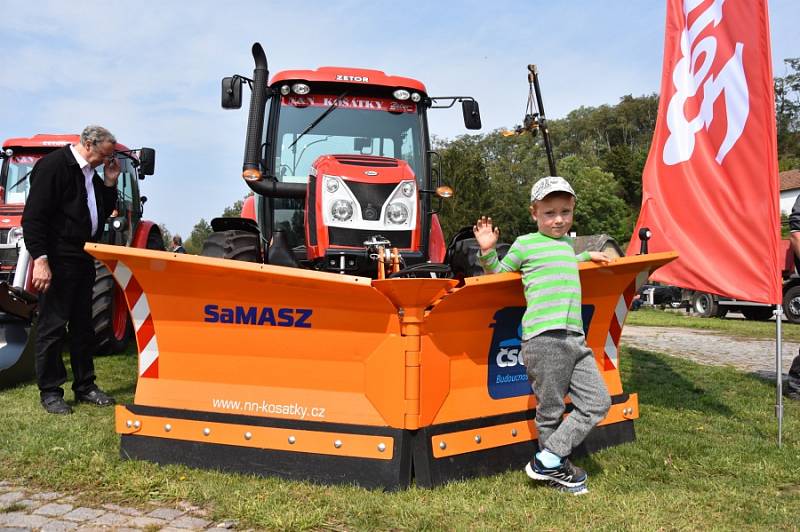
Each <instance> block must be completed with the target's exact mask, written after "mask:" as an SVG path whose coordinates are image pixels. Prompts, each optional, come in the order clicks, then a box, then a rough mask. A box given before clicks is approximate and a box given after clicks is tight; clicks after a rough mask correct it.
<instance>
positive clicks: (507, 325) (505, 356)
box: [487, 305, 594, 399]
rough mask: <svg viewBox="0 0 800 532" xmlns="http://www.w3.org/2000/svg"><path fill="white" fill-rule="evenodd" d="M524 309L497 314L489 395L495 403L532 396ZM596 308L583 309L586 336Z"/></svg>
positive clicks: (491, 356) (507, 308) (492, 346)
mask: <svg viewBox="0 0 800 532" xmlns="http://www.w3.org/2000/svg"><path fill="white" fill-rule="evenodd" d="M523 314H525V307H505V308H501V309H500V310H498V311H497V312H495V314H494V322H493V323H492V324H491V325H489V327H491V328H492V329H494V334H492V343H491V345H490V346H489V359H488V364H487V366H488V372H487V373H488V382H487V385H488V391H489V397H491V398H492V399H506V398H508V397H518V396H520V395H529V394H531V393H533V387H532V383H531V382H530V380H529V379H528V374H527V372H526V371H525V362H524V361H523V360H522V316H523ZM593 315H594V305H583V306H582V307H581V318H582V319H583V332H584V334H586V332H587V331H588V330H589V324H590V323H591V321H592V316H593Z"/></svg>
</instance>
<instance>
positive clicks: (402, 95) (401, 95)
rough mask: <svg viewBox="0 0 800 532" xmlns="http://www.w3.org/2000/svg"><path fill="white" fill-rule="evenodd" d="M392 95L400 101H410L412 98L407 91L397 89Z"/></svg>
mask: <svg viewBox="0 0 800 532" xmlns="http://www.w3.org/2000/svg"><path fill="white" fill-rule="evenodd" d="M392 95H393V96H394V97H395V98H397V99H398V100H408V99H409V98H410V97H411V93H409V92H408V91H407V90H405V89H397V90H396V91H394V92H393V93H392Z"/></svg>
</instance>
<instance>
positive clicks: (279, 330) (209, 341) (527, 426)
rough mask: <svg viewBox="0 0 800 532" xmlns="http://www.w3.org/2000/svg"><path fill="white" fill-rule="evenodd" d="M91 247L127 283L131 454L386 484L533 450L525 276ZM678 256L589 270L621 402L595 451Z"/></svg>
mask: <svg viewBox="0 0 800 532" xmlns="http://www.w3.org/2000/svg"><path fill="white" fill-rule="evenodd" d="M86 249H87V251H89V252H90V253H91V254H92V255H94V256H95V257H96V258H97V259H99V260H101V261H103V262H105V263H106V265H107V266H108V267H109V269H110V270H111V271H112V272H113V274H114V276H115V278H116V279H117V281H118V283H119V284H120V286H122V287H124V292H125V296H126V299H127V303H128V306H129V308H130V310H131V314H132V317H133V321H134V327H135V330H136V339H137V344H138V347H139V371H138V373H139V375H138V382H137V387H136V393H135V398H134V402H133V404H131V405H125V406H118V407H117V411H116V429H117V432H119V433H120V434H121V437H122V442H121V454H122V456H123V457H127V458H138V459H146V460H152V461H155V462H159V463H184V464H188V465H193V466H197V467H216V468H223V469H230V470H234V471H241V472H245V473H257V474H262V475H278V476H284V477H288V478H298V479H311V480H315V481H320V482H325V483H357V484H360V485H363V486H367V487H381V488H388V489H394V488H404V487H407V486H408V485H409V484H410V483H411V480H412V463H413V470H414V474H415V475H416V481H417V483H418V484H419V485H422V486H431V485H436V484H439V483H441V482H444V481H446V480H448V479H451V478H459V477H466V476H473V475H476V474H484V473H490V472H495V471H500V470H503V469H507V468H508V467H512V466H513V467H515V466H517V465H518V462H519V460H521V458H522V457H523V456H528V455H529V453H530V452H531V451H532V449H533V448H534V446H535V439H536V431H535V427H534V426H533V423H532V421H531V420H532V418H533V415H534V412H535V398H534V396H533V395H532V394H531V393H530V387H529V386H527V385H526V383H525V382H523V379H522V377H519V373H518V372H519V370H522V374H523V375H524V368H521V367H517V368H516V370H515V369H514V367H513V365H511V364H510V361H511V360H512V359H514V360H516V357H515V355H514V349H518V345H519V337H518V336H517V335H516V327H517V325H518V322H519V316H520V315H521V312H520V310H521V308H522V307H523V306H524V301H523V300H522V296H521V293H522V291H521V286H520V281H519V275H516V274H503V275H496V276H485V277H477V278H471V279H467V281H466V283H465V284H464V285H463V286H460V287H459V286H457V282H456V281H453V280H449V279H385V280H380V281H376V280H371V279H368V278H365V277H354V276H345V275H338V274H329V273H321V272H314V271H307V270H300V269H294V268H285V267H281V266H271V265H263V264H253V263H245V262H238V261H231V260H223V259H214V258H208V257H196V256H192V255H179V254H173V253H167V252H159V251H151V250H140V249H129V248H120V247H116V246H105V245H100V244H92V245H87V247H86ZM674 256H675V255H674V254H669V253H662V254H657V255H656V254H654V255H650V256H647V257H632V258H624V259H621V260H619V261H618V262H616V263H614V264H612V265H611V266H608V267H602V268H601V267H597V266H593V265H583V266H582V267H581V268H582V269H581V275H582V279H583V283H584V284H583V286H584V311H585V312H584V315H585V316H586V313H587V312H589V313H590V316H589V319H588V320H586V321H587V323H588V336H587V339H588V341H589V345H590V346H591V347H592V348H593V349H594V351H595V355H596V358H597V361H598V364H599V365H600V367H601V369H602V370H603V372H604V376H605V379H606V382H607V383H608V385H609V390H610V391H611V393H612V396H613V400H614V402H615V406H614V407H613V408H612V412H611V413H610V414H609V417H608V419H606V420H605V421H604V422H603V423H604V426H603V427H600V428H599V429H598V430H597V431H596V432H598V435H597V436H596V437H594V440H592V441H591V442H587V449H586V450H588V451H591V450H594V449H596V448H601V447H604V446H607V445H612V444H615V443H621V442H624V441H630V440H631V439H633V426H632V419H634V418H635V417H637V416H638V407H637V403H636V397H635V394H631V395H629V394H625V393H624V392H623V391H622V384H621V382H620V379H619V372H618V370H617V367H616V361H617V353H616V346H617V344H618V341H619V333H620V331H621V325H622V321H623V320H624V317H625V313H626V312H627V308H628V305H629V303H630V301H631V300H632V298H633V294H634V291H635V288H636V285H637V282H642V281H643V280H644V279H645V278H646V277H647V275H648V274H649V272H650V271H651V270H652V269H654V268H656V267H658V266H660V265H661V264H663V263H665V262H668V261H669V260H671V259H672V258H674ZM515 320H516V324H515ZM515 342H516V343H515ZM515 346H516V347H515ZM526 386H527V388H526ZM606 427H609V428H606ZM512 433H513V435H512ZM593 436H594V434H593ZM476 443H477V446H476Z"/></svg>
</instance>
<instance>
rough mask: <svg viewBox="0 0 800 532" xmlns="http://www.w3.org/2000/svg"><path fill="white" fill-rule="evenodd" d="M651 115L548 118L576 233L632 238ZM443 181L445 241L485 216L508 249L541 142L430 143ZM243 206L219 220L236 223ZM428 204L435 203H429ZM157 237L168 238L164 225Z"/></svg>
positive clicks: (783, 79)
mask: <svg viewBox="0 0 800 532" xmlns="http://www.w3.org/2000/svg"><path fill="white" fill-rule="evenodd" d="M784 63H785V65H786V74H785V75H784V76H780V77H776V78H775V115H776V127H777V138H778V160H779V168H780V170H781V171H783V170H789V169H792V168H800V58H790V59H786V60H784ZM657 114H658V95H657V94H655V93H653V94H649V95H643V96H632V95H625V96H623V97H621V98H620V100H619V102H618V103H617V104H615V105H601V106H598V107H579V108H578V109H575V110H573V111H572V112H570V113H569V114H568V115H567V116H565V117H564V118H560V119H556V120H549V121H548V126H549V127H548V131H549V134H550V139H551V142H552V146H553V152H554V156H555V159H556V167H557V169H558V173H559V174H560V175H561V176H563V177H564V178H566V179H567V180H568V181H569V182H570V183H571V184H572V186H573V188H574V189H575V192H576V193H577V194H578V197H579V198H580V201H579V202H578V204H577V207H576V211H575V223H574V230H575V231H576V232H577V233H578V234H581V235H589V234H598V233H606V234H609V235H611V236H612V237H614V238H615V239H616V240H617V241H618V242H620V243H623V244H624V243H626V242H627V241H628V240H629V239H630V236H631V232H632V231H633V227H634V224H635V223H636V218H637V215H638V212H639V207H640V205H641V200H642V170H643V169H644V164H645V162H646V160H647V155H648V152H649V150H650V142H651V140H652V136H653V131H654V129H655V124H656V117H657ZM433 147H434V149H435V150H436V151H437V152H438V153H439V155H440V162H439V164H440V168H439V169H440V172H441V174H442V177H443V182H444V183H446V184H448V185H450V186H451V187H452V188H453V190H454V191H455V194H454V196H453V197H452V198H449V199H447V200H445V201H444V202H443V206H442V210H441V212H440V213H439V219H440V222H441V224H442V228H443V229H444V234H445V236H446V237H450V236H452V235H453V234H455V232H456V231H458V230H459V229H460V228H462V227H465V226H471V225H472V224H474V223H475V219H476V218H477V216H479V215H481V214H486V215H491V216H492V219H493V220H494V221H495V222H496V223H497V224H498V225H499V227H500V228H501V231H502V233H501V238H502V239H503V240H504V241H507V242H511V241H513V239H514V238H516V237H517V236H518V235H520V234H524V233H526V232H529V231H531V230H532V229H533V227H532V222H531V218H530V214H529V212H528V201H527V198H528V194H529V192H530V187H531V186H532V184H533V183H534V181H535V180H536V179H538V178H539V177H542V176H545V175H548V174H549V173H550V172H549V170H548V165H547V156H546V153H545V150H544V145H543V143H542V141H541V138H540V137H538V136H534V135H532V134H530V133H524V134H520V135H507V134H506V132H504V131H502V130H495V131H492V132H490V133H486V134H482V135H463V136H460V137H457V138H455V139H442V138H434V139H433ZM242 203H243V200H239V201H237V202H236V203H234V204H233V205H231V206H230V207H227V208H225V210H224V211H223V213H222V216H239V214H240V213H241V210H242ZM434 203H435V202H434ZM162 229H163V230H164V234H165V238H166V237H167V236H168V235H169V232H168V231H166V228H164V227H163V226H162ZM209 233H211V226H210V224H209V223H208V222H207V221H206V220H205V219H203V218H201V219H200V221H199V222H197V224H195V226H194V228H193V229H192V232H191V234H190V235H189V237H188V238H187V239H186V241H185V247H186V250H187V251H188V252H189V253H200V251H201V250H202V247H203V242H205V239H206V238H207V237H208V235H209Z"/></svg>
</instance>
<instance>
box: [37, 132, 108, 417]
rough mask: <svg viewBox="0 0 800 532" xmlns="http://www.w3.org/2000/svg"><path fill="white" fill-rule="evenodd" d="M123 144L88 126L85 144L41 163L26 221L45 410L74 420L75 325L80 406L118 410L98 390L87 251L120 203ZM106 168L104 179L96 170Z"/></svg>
mask: <svg viewBox="0 0 800 532" xmlns="http://www.w3.org/2000/svg"><path fill="white" fill-rule="evenodd" d="M116 142H117V141H116V139H115V138H114V135H112V134H111V132H110V131H108V130H107V129H105V128H103V127H100V126H88V127H86V129H84V130H83V132H82V133H81V137H80V143H79V144H76V145H70V146H64V147H63V148H61V149H59V150H56V151H54V152H52V153H50V154H48V155H47V156H45V157H43V158H42V159H41V160H39V162H38V163H36V166H34V168H33V171H32V173H31V178H30V180H31V189H30V193H29V195H28V199H27V201H26V203H25V211H24V213H23V215H22V231H23V234H24V235H25V245H26V246H27V248H28V251H29V252H30V254H31V257H32V258H33V261H34V262H33V287H34V288H36V289H37V290H38V291H39V321H38V325H37V331H36V341H35V349H36V378H37V381H38V385H39V395H40V399H41V403H42V406H43V407H44V409H45V410H46V411H47V412H49V413H51V414H71V413H72V408H71V407H70V406H69V405H68V404H67V403H66V401H65V400H64V390H63V389H62V388H61V386H62V385H63V384H64V383H65V382H66V380H67V370H66V368H65V367H64V361H63V359H62V354H61V353H62V349H63V344H64V338H65V336H66V327H67V324H69V332H70V335H69V337H70V342H69V351H70V364H71V365H72V373H73V377H74V378H73V383H72V390H73V391H74V392H75V400H76V401H77V402H86V403H91V404H94V405H97V406H109V405H112V404H114V399H112V398H111V397H109V396H108V395H106V394H105V393H104V392H103V391H102V390H100V388H98V387H97V385H96V384H95V382H94V381H95V374H94V361H93V360H92V347H93V343H94V330H93V328H92V316H91V315H92V287H93V285H94V273H95V269H94V260H93V259H92V257H91V255H89V254H88V253H86V252H85V251H84V250H83V246H84V244H86V242H87V241H97V239H98V238H99V237H100V235H101V234H102V232H103V226H104V223H105V219H106V218H107V217H108V216H109V215H110V214H111V212H112V211H113V209H114V207H115V203H116V197H117V196H116V186H117V178H118V177H119V174H120V165H119V163H118V161H117V160H116V158H115V157H114V146H115V145H116ZM101 164H102V165H104V172H103V178H102V179H101V178H100V177H99V176H98V175H97V173H96V172H95V170H94V169H95V168H97V167H98V166H100V165H101Z"/></svg>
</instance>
